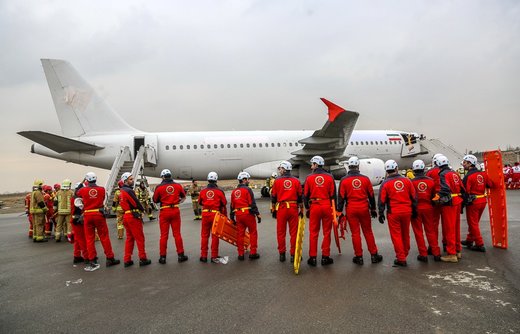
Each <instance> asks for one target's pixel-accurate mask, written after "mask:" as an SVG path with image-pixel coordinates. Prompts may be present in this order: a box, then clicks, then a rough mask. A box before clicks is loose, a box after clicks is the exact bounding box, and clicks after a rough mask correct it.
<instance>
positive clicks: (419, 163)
mask: <svg viewBox="0 0 520 334" xmlns="http://www.w3.org/2000/svg"><path fill="white" fill-rule="evenodd" d="M425 168H426V166H425V165H424V161H422V160H415V161H414V162H413V164H412V169H413V170H422V169H425Z"/></svg>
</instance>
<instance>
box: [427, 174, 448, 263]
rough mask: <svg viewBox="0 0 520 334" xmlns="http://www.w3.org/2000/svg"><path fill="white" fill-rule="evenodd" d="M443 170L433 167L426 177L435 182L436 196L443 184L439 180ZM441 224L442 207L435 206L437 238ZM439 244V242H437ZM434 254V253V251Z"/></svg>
mask: <svg viewBox="0 0 520 334" xmlns="http://www.w3.org/2000/svg"><path fill="white" fill-rule="evenodd" d="M440 171H441V169H440V168H439V167H437V166H435V167H433V168H432V169H430V170H429V171H427V172H426V176H427V177H429V178H432V179H433V182H434V184H435V188H434V191H435V193H436V194H438V193H439V191H440V190H441V183H440V180H439V173H440ZM440 222H441V207H440V205H434V206H433V220H432V226H433V227H432V230H435V231H437V236H438V235H439V224H440ZM437 238H438V237H437ZM437 243H438V241H437ZM442 243H443V244H445V243H446V240H445V238H444V234H443V235H442ZM432 254H433V251H432Z"/></svg>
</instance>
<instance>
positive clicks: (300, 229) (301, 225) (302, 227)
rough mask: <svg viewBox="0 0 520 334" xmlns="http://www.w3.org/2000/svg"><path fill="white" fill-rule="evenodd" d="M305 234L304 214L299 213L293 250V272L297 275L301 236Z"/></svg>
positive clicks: (301, 243) (300, 258) (301, 248)
mask: <svg viewBox="0 0 520 334" xmlns="http://www.w3.org/2000/svg"><path fill="white" fill-rule="evenodd" d="M304 234H305V216H304V215H300V218H299V219H298V233H297V234H296V247H295V250H294V273H295V274H296V275H298V272H299V271H300V264H301V262H302V250H303V237H304Z"/></svg>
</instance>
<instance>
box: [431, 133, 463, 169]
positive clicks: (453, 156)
mask: <svg viewBox="0 0 520 334" xmlns="http://www.w3.org/2000/svg"><path fill="white" fill-rule="evenodd" d="M421 146H422V147H423V148H424V150H428V152H430V153H431V155H432V156H433V155H434V154H436V153H441V154H443V155H444V156H445V157H446V158H448V160H449V162H450V165H451V166H452V168H454V169H457V168H458V167H460V163H461V161H462V158H463V157H464V154H462V153H460V152H459V151H457V150H456V149H455V148H454V147H453V146H451V145H446V144H444V143H443V142H441V141H440V140H439V139H435V138H434V139H427V140H422V141H421Z"/></svg>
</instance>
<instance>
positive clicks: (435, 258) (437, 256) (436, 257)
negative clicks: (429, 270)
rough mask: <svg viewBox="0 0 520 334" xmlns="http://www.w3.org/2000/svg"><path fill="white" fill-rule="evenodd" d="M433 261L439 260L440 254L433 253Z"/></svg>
mask: <svg viewBox="0 0 520 334" xmlns="http://www.w3.org/2000/svg"><path fill="white" fill-rule="evenodd" d="M433 261H435V262H441V256H440V255H435V256H434V257H433Z"/></svg>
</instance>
